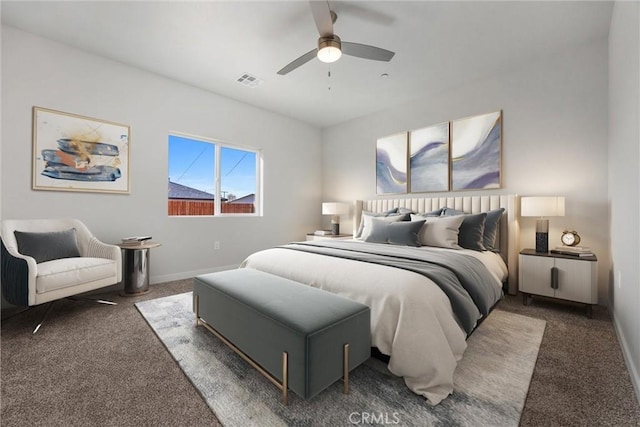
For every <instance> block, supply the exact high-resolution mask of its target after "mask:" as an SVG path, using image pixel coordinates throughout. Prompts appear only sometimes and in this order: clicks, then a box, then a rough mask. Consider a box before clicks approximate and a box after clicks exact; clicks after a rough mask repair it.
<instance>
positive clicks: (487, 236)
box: [442, 208, 504, 251]
mask: <svg viewBox="0 0 640 427" xmlns="http://www.w3.org/2000/svg"><path fill="white" fill-rule="evenodd" d="M503 212H504V208H500V209H495V210H492V211H489V212H486V214H487V219H486V221H485V223H484V233H483V236H482V246H484V250H487V251H495V250H497V249H498V248H497V245H496V239H497V236H498V226H499V224H500V218H502V213H503ZM453 215H465V213H464V212H462V211H459V210H457V209H452V208H444V209H443V210H442V216H453ZM461 231H462V230H461Z"/></svg>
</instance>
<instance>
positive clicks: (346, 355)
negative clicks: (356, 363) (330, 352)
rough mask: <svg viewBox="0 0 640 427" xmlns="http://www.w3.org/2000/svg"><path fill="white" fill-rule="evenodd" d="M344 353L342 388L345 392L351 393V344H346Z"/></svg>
mask: <svg viewBox="0 0 640 427" xmlns="http://www.w3.org/2000/svg"><path fill="white" fill-rule="evenodd" d="M343 354H344V357H343V360H344V362H343V376H344V389H343V390H342V392H343V393H344V394H349V344H345V345H344V350H343Z"/></svg>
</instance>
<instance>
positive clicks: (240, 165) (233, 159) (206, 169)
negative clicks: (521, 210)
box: [169, 135, 257, 197]
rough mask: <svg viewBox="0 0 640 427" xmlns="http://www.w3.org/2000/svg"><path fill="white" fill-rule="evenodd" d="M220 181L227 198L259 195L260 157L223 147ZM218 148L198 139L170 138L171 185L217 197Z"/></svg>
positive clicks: (170, 136)
mask: <svg viewBox="0 0 640 427" xmlns="http://www.w3.org/2000/svg"><path fill="white" fill-rule="evenodd" d="M220 157H221V159H220V179H221V187H220V189H221V191H222V192H223V196H226V195H228V194H235V195H236V196H237V197H243V196H246V195H247V194H251V193H255V187H256V161H257V159H256V154H255V153H253V152H251V151H243V150H236V149H233V148H228V147H222V148H221V153H220ZM214 167H215V146H214V144H213V143H211V142H207V141H198V140H197V139H195V138H186V137H183V136H176V135H169V179H170V180H171V182H175V183H178V184H182V185H186V186H188V187H192V188H196V189H198V190H201V191H206V192H207V193H211V194H215V176H214Z"/></svg>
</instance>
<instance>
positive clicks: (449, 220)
mask: <svg viewBox="0 0 640 427" xmlns="http://www.w3.org/2000/svg"><path fill="white" fill-rule="evenodd" d="M425 219H426V220H427V222H426V223H425V224H424V225H423V226H422V229H421V230H420V243H421V244H422V245H424V246H437V247H440V248H449V249H461V247H460V245H458V231H459V230H460V225H461V224H462V221H464V215H457V216H443V217H431V216H427V217H424V216H422V215H411V221H422V220H425Z"/></svg>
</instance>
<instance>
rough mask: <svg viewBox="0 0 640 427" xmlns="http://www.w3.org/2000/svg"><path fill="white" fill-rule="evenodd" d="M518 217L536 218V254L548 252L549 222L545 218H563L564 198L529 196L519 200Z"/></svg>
mask: <svg viewBox="0 0 640 427" xmlns="http://www.w3.org/2000/svg"><path fill="white" fill-rule="evenodd" d="M520 216H536V217H538V220H537V221H536V252H538V253H547V252H549V220H548V219H545V217H549V216H564V197H562V196H531V197H522V198H521V199H520Z"/></svg>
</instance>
